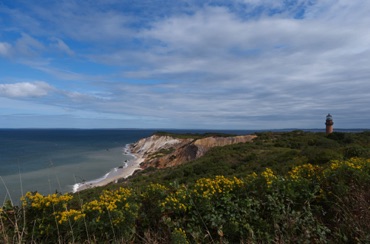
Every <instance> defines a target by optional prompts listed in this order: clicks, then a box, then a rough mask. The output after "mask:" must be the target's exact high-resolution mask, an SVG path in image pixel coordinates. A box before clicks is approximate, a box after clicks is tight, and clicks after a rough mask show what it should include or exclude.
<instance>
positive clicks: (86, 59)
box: [0, 0, 370, 129]
mask: <svg viewBox="0 0 370 244" xmlns="http://www.w3.org/2000/svg"><path fill="white" fill-rule="evenodd" d="M369 13H370V1H365V0H362V1H354V0H235V1H230V0H225V1H223V0H216V1H211V0H176V1H174V0H91V1H77V0H76V1H70V0H57V1H54V0H39V1H27V0H0V128H21V127H27V128H29V127H31V128H40V127H41V128H202V129H279V128H323V127H324V122H325V116H326V114H327V113H329V112H330V113H331V114H332V115H333V119H334V126H335V127H337V128H370V14H369Z"/></svg>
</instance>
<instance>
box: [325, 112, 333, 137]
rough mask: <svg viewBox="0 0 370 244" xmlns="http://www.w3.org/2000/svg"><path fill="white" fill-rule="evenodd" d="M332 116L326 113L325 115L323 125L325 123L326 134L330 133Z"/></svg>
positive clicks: (331, 130)
mask: <svg viewBox="0 0 370 244" xmlns="http://www.w3.org/2000/svg"><path fill="white" fill-rule="evenodd" d="M333 124H334V122H333V117H332V116H331V115H330V114H328V115H326V122H325V125H326V134H327V135H329V134H330V133H332V132H333Z"/></svg>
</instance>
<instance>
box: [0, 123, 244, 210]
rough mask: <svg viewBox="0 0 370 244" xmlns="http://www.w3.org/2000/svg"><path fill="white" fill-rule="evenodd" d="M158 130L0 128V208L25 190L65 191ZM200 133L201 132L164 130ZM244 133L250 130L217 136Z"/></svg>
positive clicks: (109, 166) (97, 175) (99, 173)
mask: <svg viewBox="0 0 370 244" xmlns="http://www.w3.org/2000/svg"><path fill="white" fill-rule="evenodd" d="M155 131H157V130H128V129H122V130H120V129H117V130H111V129H109V130H79V129H76V130H73V129H14V130H13V129H0V176H1V178H0V204H1V205H2V203H3V202H4V200H7V199H10V198H11V200H12V201H13V202H14V203H15V204H17V203H19V198H20V197H21V196H22V195H23V194H24V193H26V192H27V191H38V192H40V193H42V194H51V193H55V192H56V191H58V192H69V191H71V190H72V186H73V185H74V184H76V183H78V182H81V181H83V180H86V181H89V180H94V179H97V178H100V177H102V176H104V175H105V174H106V173H107V172H109V171H110V170H111V169H113V168H115V167H119V166H121V165H123V164H124V163H125V161H126V160H130V159H132V157H131V156H130V155H126V154H124V152H123V149H124V147H125V146H126V145H127V144H129V143H133V142H135V141H137V140H139V139H141V138H144V137H147V136H150V135H152V134H153V133H154V132H155ZM166 131H171V132H178V133H204V132H209V131H202V130H166ZM217 132H225V133H232V134H247V133H248V132H249V133H250V132H251V131H217Z"/></svg>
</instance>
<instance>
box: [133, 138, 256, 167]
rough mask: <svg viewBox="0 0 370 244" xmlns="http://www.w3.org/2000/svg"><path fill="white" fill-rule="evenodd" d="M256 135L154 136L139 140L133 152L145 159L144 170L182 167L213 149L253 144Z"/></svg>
mask: <svg viewBox="0 0 370 244" xmlns="http://www.w3.org/2000/svg"><path fill="white" fill-rule="evenodd" d="M255 137H256V135H243V136H233V137H206V138H201V139H192V138H188V139H179V138H173V137H171V136H160V135H153V136H151V137H147V138H144V139H141V140H139V141H138V142H136V143H134V144H133V145H132V146H131V151H132V152H133V153H134V154H137V155H138V156H139V157H141V158H142V159H143V162H142V163H141V164H140V166H141V167H142V168H144V169H145V168H148V167H156V168H166V167H173V166H176V165H180V164H183V163H186V162H189V161H191V160H194V159H197V158H199V157H201V156H203V155H204V154H205V153H206V152H207V151H208V150H209V149H211V148H212V147H221V146H226V145H231V144H236V143H245V142H251V141H252V140H253V139H254V138H255Z"/></svg>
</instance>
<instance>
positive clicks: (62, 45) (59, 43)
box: [51, 38, 74, 56]
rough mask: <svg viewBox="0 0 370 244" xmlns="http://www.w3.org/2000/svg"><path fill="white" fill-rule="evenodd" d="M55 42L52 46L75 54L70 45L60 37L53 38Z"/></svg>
mask: <svg viewBox="0 0 370 244" xmlns="http://www.w3.org/2000/svg"><path fill="white" fill-rule="evenodd" d="M52 41H53V43H52V44H51V46H53V47H55V48H56V49H58V50H59V51H62V52H64V53H66V54H68V55H70V56H73V55H74V52H73V51H72V50H71V49H70V48H69V46H68V45H67V44H66V43H65V42H64V41H63V40H61V39H59V38H52Z"/></svg>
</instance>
